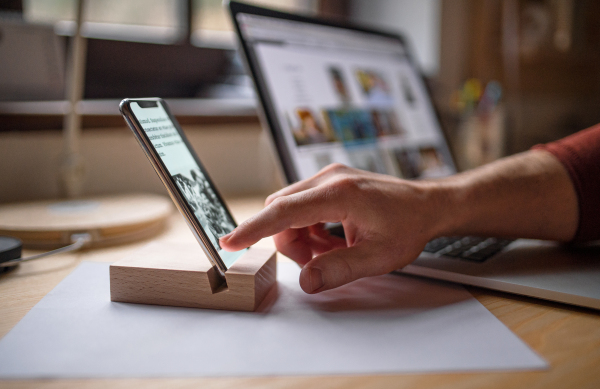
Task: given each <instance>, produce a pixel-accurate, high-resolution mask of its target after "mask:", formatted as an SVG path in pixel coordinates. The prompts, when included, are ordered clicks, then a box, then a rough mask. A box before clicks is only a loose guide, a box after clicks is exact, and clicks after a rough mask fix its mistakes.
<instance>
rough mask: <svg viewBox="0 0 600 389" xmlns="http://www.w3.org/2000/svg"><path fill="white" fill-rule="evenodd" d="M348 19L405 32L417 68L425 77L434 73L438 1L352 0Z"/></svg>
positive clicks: (436, 65) (438, 15) (435, 70)
mask: <svg viewBox="0 0 600 389" xmlns="http://www.w3.org/2000/svg"><path fill="white" fill-rule="evenodd" d="M350 17H351V19H352V20H354V21H356V22H359V23H363V24H368V25H371V26H373V27H376V28H377V27H379V28H382V29H386V30H391V31H398V32H402V33H404V34H406V35H407V36H408V37H409V39H410V42H411V43H412V47H413V50H414V52H415V55H416V57H417V59H418V61H419V64H420V65H421V69H422V70H423V72H424V73H425V74H426V75H428V76H433V75H436V74H437V73H438V70H439V66H440V64H439V62H440V20H441V1H440V0H418V1H415V0H370V1H360V0H359V1H353V2H352V4H351V8H350Z"/></svg>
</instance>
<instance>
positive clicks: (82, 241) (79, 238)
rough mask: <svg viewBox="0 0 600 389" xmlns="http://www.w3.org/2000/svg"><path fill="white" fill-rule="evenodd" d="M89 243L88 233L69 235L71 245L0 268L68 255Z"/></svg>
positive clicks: (89, 236)
mask: <svg viewBox="0 0 600 389" xmlns="http://www.w3.org/2000/svg"><path fill="white" fill-rule="evenodd" d="M91 241H92V236H91V235H90V234H88V233H83V234H73V235H71V242H73V243H72V244H70V245H68V246H65V247H61V248H59V249H56V250H52V251H48V252H47V253H42V254H37V255H32V256H31V257H27V258H16V259H12V260H10V261H6V262H3V263H0V267H9V266H17V265H18V264H19V263H21V262H26V261H32V260H34V259H40V258H44V257H49V256H50V255H54V254H60V253H68V252H70V251H77V250H79V249H80V248H82V247H83V246H85V245H86V244H88V243H89V242H91Z"/></svg>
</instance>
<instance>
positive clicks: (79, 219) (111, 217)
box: [0, 194, 173, 248]
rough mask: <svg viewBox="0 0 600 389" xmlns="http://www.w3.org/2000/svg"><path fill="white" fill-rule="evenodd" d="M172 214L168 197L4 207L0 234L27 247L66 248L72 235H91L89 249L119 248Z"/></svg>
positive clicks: (155, 230) (149, 232)
mask: <svg viewBox="0 0 600 389" xmlns="http://www.w3.org/2000/svg"><path fill="white" fill-rule="evenodd" d="M172 210H173V206H172V203H171V200H170V199H168V198H166V197H163V196H158V195H151V194H130V195H118V196H104V197H89V198H83V199H77V200H66V201H57V200H51V201H38V202H31V203H16V204H5V205H2V206H0V235H8V236H13V237H15V238H19V239H21V240H22V241H23V245H24V246H25V247H28V248H53V247H60V246H65V245H67V244H70V243H71V235H72V234H75V233H84V232H86V233H89V234H91V235H92V242H91V244H90V245H91V246H105V245H112V244H122V243H128V242H132V241H135V240H139V239H143V238H147V237H150V236H153V235H156V234H157V233H159V232H160V231H162V229H163V228H164V227H165V225H166V223H167V218H168V217H169V215H170V214H171V212H172Z"/></svg>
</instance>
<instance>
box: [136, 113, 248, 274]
mask: <svg viewBox="0 0 600 389" xmlns="http://www.w3.org/2000/svg"><path fill="white" fill-rule="evenodd" d="M142 104H143V105H144V107H141V106H140V104H138V103H137V102H135V101H132V102H131V103H130V107H131V111H132V112H133V113H134V115H135V117H136V118H137V120H138V122H139V123H140V125H141V127H142V129H143V130H144V132H145V133H146V136H147V137H148V139H149V140H150V143H152V145H153V146H154V149H155V150H156V153H157V154H158V156H159V158H160V159H161V160H162V162H163V164H164V165H165V167H166V168H167V170H168V172H169V174H170V175H171V178H172V180H173V182H174V183H175V184H176V185H177V188H178V189H179V191H180V193H181V195H182V197H183V198H184V199H185V200H186V202H187V203H188V205H189V206H190V208H191V209H192V210H193V212H194V216H195V217H196V219H197V221H198V223H199V224H200V226H201V227H202V229H203V230H204V232H205V233H206V235H207V236H208V238H209V239H210V241H211V243H212V244H213V246H214V247H215V249H216V250H217V252H218V254H219V256H220V257H221V259H222V261H223V263H224V264H225V266H226V267H227V268H228V269H229V267H230V266H231V265H232V264H233V263H234V262H235V261H236V260H237V259H238V258H239V257H240V256H241V255H242V254H243V253H244V252H245V251H246V249H244V250H240V251H236V252H227V251H225V250H223V249H221V246H220V245H219V240H218V239H219V238H220V237H221V236H223V235H226V234H228V233H229V232H231V231H232V230H233V229H234V228H235V227H236V224H235V221H234V220H233V218H232V217H231V215H230V214H229V211H228V210H227V208H225V206H224V204H223V202H222V201H221V200H220V198H219V196H217V192H216V189H215V188H214V187H213V185H212V183H211V182H210V180H208V179H207V176H206V173H205V171H204V169H203V168H202V167H201V166H200V165H199V163H198V162H197V161H196V158H194V155H193V154H192V151H190V150H189V149H188V147H187V145H186V143H185V142H184V141H183V139H182V137H181V135H180V133H179V131H178V130H177V128H175V125H174V124H173V122H172V121H171V118H170V117H169V115H168V114H167V112H166V111H165V109H164V108H163V106H162V105H161V103H160V102H158V101H157V102H154V101H148V102H143V103H142Z"/></svg>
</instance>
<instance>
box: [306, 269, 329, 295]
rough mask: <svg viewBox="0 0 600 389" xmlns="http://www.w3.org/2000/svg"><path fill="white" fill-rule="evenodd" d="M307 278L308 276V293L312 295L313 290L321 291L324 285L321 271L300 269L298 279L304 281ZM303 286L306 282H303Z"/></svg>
mask: <svg viewBox="0 0 600 389" xmlns="http://www.w3.org/2000/svg"><path fill="white" fill-rule="evenodd" d="M307 272H308V274H307ZM307 276H308V285H307V286H308V287H309V290H308V293H312V292H314V291H315V290H318V289H321V288H322V287H323V285H325V283H324V282H323V273H322V272H321V269H317V268H310V269H307V268H304V269H302V273H301V274H300V278H301V279H304V280H306V277H307ZM303 284H306V282H303ZM305 290H306V289H305Z"/></svg>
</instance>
